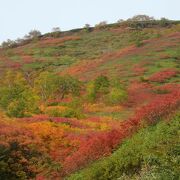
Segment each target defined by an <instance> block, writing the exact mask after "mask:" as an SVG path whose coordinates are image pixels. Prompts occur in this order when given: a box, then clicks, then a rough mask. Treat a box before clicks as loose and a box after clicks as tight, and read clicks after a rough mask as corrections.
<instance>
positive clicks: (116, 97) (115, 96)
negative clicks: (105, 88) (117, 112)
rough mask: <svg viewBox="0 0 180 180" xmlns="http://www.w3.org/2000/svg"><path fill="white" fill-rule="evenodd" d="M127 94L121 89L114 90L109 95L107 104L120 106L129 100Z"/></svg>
mask: <svg viewBox="0 0 180 180" xmlns="http://www.w3.org/2000/svg"><path fill="white" fill-rule="evenodd" d="M127 97H128V95H127V92H126V91H125V90H123V89H120V88H115V87H114V88H112V89H111V90H110V93H109V94H108V95H107V102H108V103H110V104H119V103H122V102H124V101H126V100H127Z"/></svg>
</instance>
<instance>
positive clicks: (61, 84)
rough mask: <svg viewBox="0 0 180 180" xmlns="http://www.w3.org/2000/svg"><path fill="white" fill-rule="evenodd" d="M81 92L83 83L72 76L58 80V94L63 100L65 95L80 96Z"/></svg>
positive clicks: (61, 77)
mask: <svg viewBox="0 0 180 180" xmlns="http://www.w3.org/2000/svg"><path fill="white" fill-rule="evenodd" d="M80 90H81V83H80V81H79V80H77V79H76V78H73V77H71V76H68V75H66V76H60V77H59V78H58V79H57V94H58V95H59V96H60V97H61V99H63V98H64V97H65V95H69V94H71V95H73V96H78V95H79V94H80Z"/></svg>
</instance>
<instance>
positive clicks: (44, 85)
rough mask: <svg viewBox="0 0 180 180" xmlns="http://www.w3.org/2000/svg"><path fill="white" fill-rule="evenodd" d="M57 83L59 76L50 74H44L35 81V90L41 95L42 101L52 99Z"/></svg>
mask: <svg viewBox="0 0 180 180" xmlns="http://www.w3.org/2000/svg"><path fill="white" fill-rule="evenodd" d="M56 81H57V76H56V75H55V74H53V73H50V72H42V73H40V75H39V76H38V77H37V78H36V79H35V82H34V86H35V90H36V92H37V93H38V94H39V95H40V97H41V100H43V101H46V100H48V99H49V98H52V96H53V95H54V93H55V91H56V86H57V85H56Z"/></svg>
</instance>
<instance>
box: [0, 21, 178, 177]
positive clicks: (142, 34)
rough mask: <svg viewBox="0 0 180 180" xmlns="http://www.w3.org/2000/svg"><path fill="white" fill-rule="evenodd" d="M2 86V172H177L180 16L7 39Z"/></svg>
mask: <svg viewBox="0 0 180 180" xmlns="http://www.w3.org/2000/svg"><path fill="white" fill-rule="evenodd" d="M0 85H1V87H0V96H1V97H0V107H1V116H0V150H1V149H2V151H0V177H2V178H3V179H8V180H9V179H11V178H12V179H13V178H14V179H30V178H36V179H39V180H40V179H53V178H57V179H60V178H62V179H63V178H65V177H66V178H67V177H69V179H73V180H75V179H78V180H79V179H82V180H92V179H93V180H94V179H103V180H105V179H117V178H122V179H123V178H124V179H134V178H140V177H142V178H150V179H151V178H152V177H153V176H155V177H157V178H162V179H163V178H164V177H168V178H169V179H176V178H177V177H178V153H177V151H178V147H177V144H178V127H179V107H180V22H179V21H168V20H165V19H164V20H161V21H158V20H151V21H125V22H119V23H115V24H105V23H100V24H99V25H98V26H96V27H89V26H86V27H85V28H82V29H75V30H71V31H66V32H58V33H57V32H52V33H47V34H44V35H39V36H37V37H36V38H32V39H28V40H23V41H21V42H20V43H15V44H11V46H8V47H4V48H1V49H0ZM74 173H75V174H74ZM0 179H1V178H0Z"/></svg>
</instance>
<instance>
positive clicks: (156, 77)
mask: <svg viewBox="0 0 180 180" xmlns="http://www.w3.org/2000/svg"><path fill="white" fill-rule="evenodd" d="M177 73H178V72H177V70H175V69H166V70H163V71H160V72H157V73H155V74H153V75H152V76H150V78H149V80H150V81H155V82H164V81H165V80H166V79H169V78H171V77H174V76H175V75H176V74H177Z"/></svg>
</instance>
